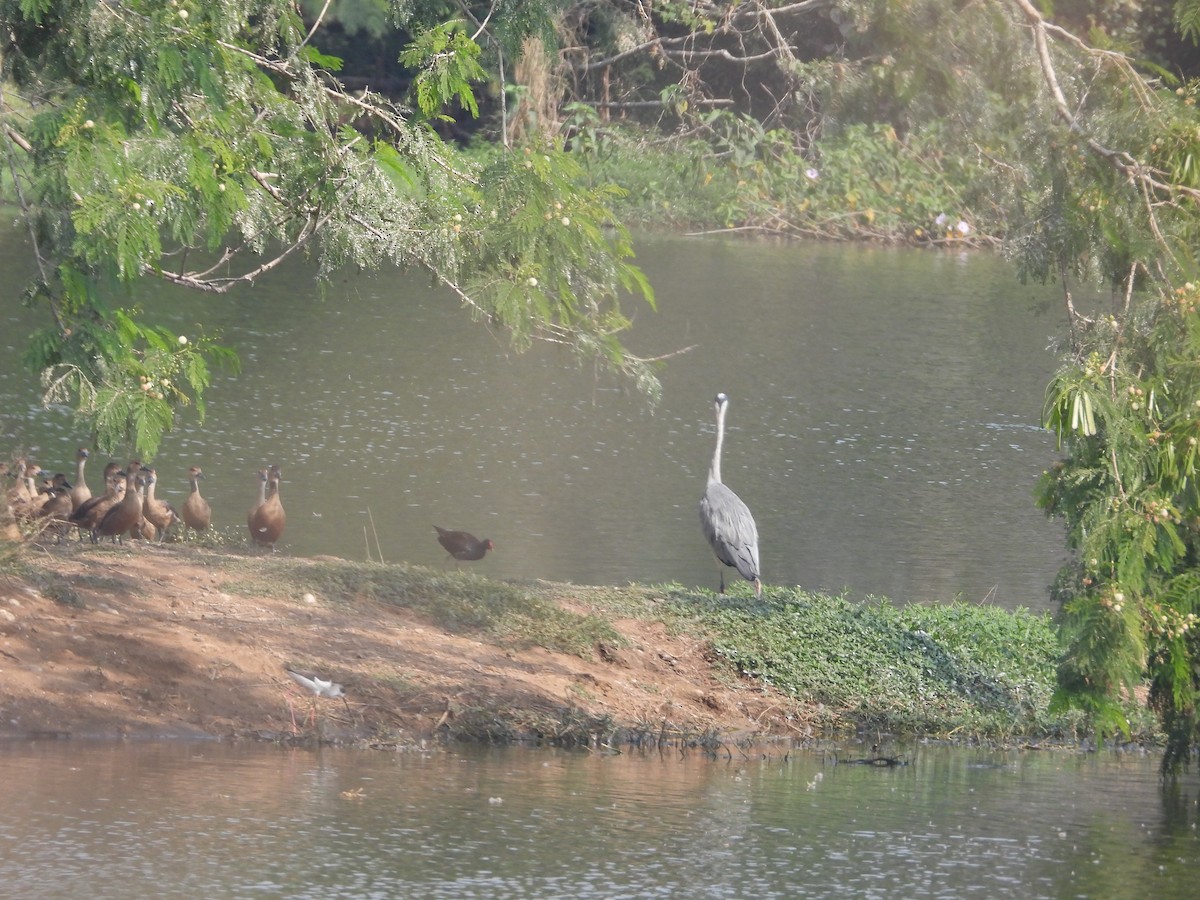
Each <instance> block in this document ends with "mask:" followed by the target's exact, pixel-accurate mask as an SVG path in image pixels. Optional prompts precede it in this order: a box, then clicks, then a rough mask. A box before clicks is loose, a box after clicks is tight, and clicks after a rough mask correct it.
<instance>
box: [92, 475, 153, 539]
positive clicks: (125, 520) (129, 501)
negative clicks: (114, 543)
mask: <svg viewBox="0 0 1200 900" xmlns="http://www.w3.org/2000/svg"><path fill="white" fill-rule="evenodd" d="M141 468H142V464H141V463H139V462H137V461H136V460H135V461H133V462H131V463H130V464H129V465H127V466H126V467H125V496H124V497H122V498H121V500H120V501H119V502H118V503H114V504H113V505H112V507H110V508H109V510H108V512H106V513H105V514H104V518H102V519H101V520H100V521H99V523H97V525H96V526H95V527H94V528H92V541H93V542H94V541H97V540H99V539H100V538H102V537H111V538H113V539H114V540H119V539H120V538H121V535H123V534H125V532H127V531H129V529H131V528H133V527H134V526H135V525H137V524H138V522H139V521H140V520H141V518H142V498H141V497H140V496H139V495H138V488H137V480H138V472H139V471H141Z"/></svg>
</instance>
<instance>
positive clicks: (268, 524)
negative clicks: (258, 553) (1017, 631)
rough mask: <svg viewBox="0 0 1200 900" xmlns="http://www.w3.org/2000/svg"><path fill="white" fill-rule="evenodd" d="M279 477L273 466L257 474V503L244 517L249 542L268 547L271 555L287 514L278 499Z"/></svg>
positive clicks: (276, 468) (276, 467)
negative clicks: (248, 527) (247, 527)
mask: <svg viewBox="0 0 1200 900" xmlns="http://www.w3.org/2000/svg"><path fill="white" fill-rule="evenodd" d="M281 477H282V476H281V474H280V471H279V466H274V465H273V466H271V467H270V468H269V469H263V470H262V471H260V472H259V473H258V478H259V488H258V496H259V502H258V503H257V504H256V505H255V507H254V508H253V509H252V510H250V514H249V515H248V516H247V517H246V524H247V525H249V526H250V540H251V541H252V542H253V543H255V544H258V545H259V546H263V547H270V548H271V552H272V553H274V552H275V543H276V541H278V540H279V536H280V535H281V534H283V526H284V525H285V524H286V523H287V514H286V513H285V512H284V511H283V501H282V500H281V499H280V497H279V480H280V478H281Z"/></svg>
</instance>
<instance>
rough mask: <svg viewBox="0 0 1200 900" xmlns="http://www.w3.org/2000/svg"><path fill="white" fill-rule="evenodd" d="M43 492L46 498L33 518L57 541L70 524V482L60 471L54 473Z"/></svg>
mask: <svg viewBox="0 0 1200 900" xmlns="http://www.w3.org/2000/svg"><path fill="white" fill-rule="evenodd" d="M44 494H45V498H46V499H45V501H44V502H43V503H42V505H41V507H40V508H39V509H38V511H37V513H36V515H35V518H36V519H37V521H38V522H39V527H44V528H45V530H46V532H47V533H50V534H53V535H54V537H55V539H56V540H57V541H61V540H62V536H63V534H64V533H65V532H66V530H67V528H68V527H69V526H70V519H71V510H72V506H71V483H70V482H69V481H67V476H66V475H64V474H63V473H62V472H59V473H58V474H56V475H55V476H54V479H53V480H52V481H51V483H50V487H49V488H47V489H46V490H45V491H44Z"/></svg>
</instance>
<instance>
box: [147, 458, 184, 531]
mask: <svg viewBox="0 0 1200 900" xmlns="http://www.w3.org/2000/svg"><path fill="white" fill-rule="evenodd" d="M144 471H145V472H146V488H145V492H144V496H143V498H142V516H143V517H144V518H145V519H146V521H147V522H149V523H150V524H151V525H153V526H154V527H155V529H156V530H157V531H158V539H159V540H160V541H161V540H162V539H163V538H165V537H166V536H167V531H168V530H169V529H170V528H171V526H172V525H174V524H175V523H176V522H178V521H180V519H179V514H178V513H176V512H175V507H173V506H172V505H171V504H170V503H168V502H167V501H166V500H160V499H158V497H156V496H155V495H154V486H155V485H156V484H158V473H157V472H155V470H154V469H146V470H144Z"/></svg>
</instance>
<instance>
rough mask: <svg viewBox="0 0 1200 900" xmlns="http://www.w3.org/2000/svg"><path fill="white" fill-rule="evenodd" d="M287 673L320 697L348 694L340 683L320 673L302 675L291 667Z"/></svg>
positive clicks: (293, 679) (297, 682)
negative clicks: (323, 676)
mask: <svg viewBox="0 0 1200 900" xmlns="http://www.w3.org/2000/svg"><path fill="white" fill-rule="evenodd" d="M287 673H288V674H289V675H291V676H292V681H294V682H296V684H298V685H300V686H301V687H305V688H308V689H309V690H310V691H312V692H313V693H314V694H316V695H317V696H318V697H345V696H346V692H345V690H343V688H342V685H340V684H338V683H337V682H336V681H334V680H333V679H332V678H322V677H321V676H320V675H302V674H301V673H300V672H294V671H292V670H291V669H288V670H287Z"/></svg>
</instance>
